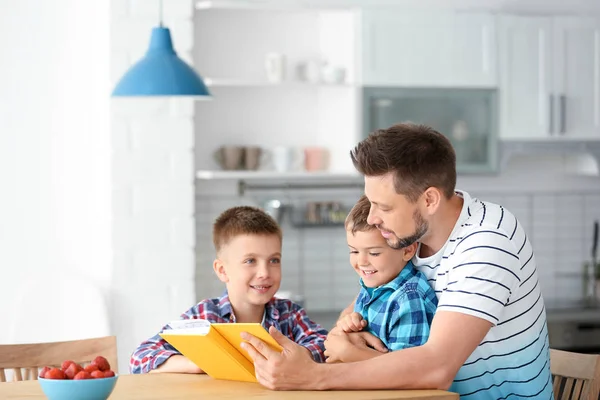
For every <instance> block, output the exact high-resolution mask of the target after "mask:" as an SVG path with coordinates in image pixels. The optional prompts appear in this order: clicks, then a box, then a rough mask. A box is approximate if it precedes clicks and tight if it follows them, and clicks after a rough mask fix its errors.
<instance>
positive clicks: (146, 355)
mask: <svg viewBox="0 0 600 400" xmlns="http://www.w3.org/2000/svg"><path fill="white" fill-rule="evenodd" d="M180 318H181V319H206V320H208V321H210V322H222V321H218V318H217V314H216V313H215V310H214V303H212V300H210V299H208V300H204V301H201V302H200V303H198V304H196V305H195V306H193V307H192V308H190V309H189V310H187V311H186V312H185V313H183V314H182V315H181V317H180ZM169 329H171V327H170V326H169V325H165V326H164V327H163V328H162V330H161V332H163V331H166V330H169ZM186 361H187V362H186ZM129 369H130V370H131V373H132V374H143V373H148V372H150V371H153V372H181V373H202V370H201V369H200V368H198V367H197V366H196V365H195V364H194V363H192V362H191V361H189V360H188V359H187V358H185V357H184V356H183V355H181V353H180V352H178V351H177V350H176V349H175V348H174V347H173V346H171V345H170V344H169V343H167V341H165V340H164V339H163V338H162V337H160V336H159V335H158V334H156V335H154V336H152V337H151V338H150V339H148V340H146V341H144V342H142V344H140V345H139V346H138V348H137V349H136V350H135V351H134V352H133V354H132V355H131V359H130V361H129Z"/></svg>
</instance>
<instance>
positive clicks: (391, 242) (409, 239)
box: [386, 210, 429, 250]
mask: <svg viewBox="0 0 600 400" xmlns="http://www.w3.org/2000/svg"><path fill="white" fill-rule="evenodd" d="M413 221H414V222H415V226H416V229H415V233H413V234H412V235H410V236H405V237H403V238H400V237H398V236H396V234H395V233H394V232H390V233H391V234H392V235H393V236H394V237H393V238H389V239H386V242H387V244H388V246H390V247H391V248H392V249H396V250H398V249H403V248H405V247H408V246H410V245H411V244H413V243H416V242H418V241H419V239H421V238H422V237H423V236H425V234H426V233H427V231H428V230H429V224H428V223H427V221H425V219H424V218H423V216H422V215H421V213H419V211H418V210H415V212H414V213H413Z"/></svg>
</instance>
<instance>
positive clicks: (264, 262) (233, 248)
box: [130, 206, 327, 374]
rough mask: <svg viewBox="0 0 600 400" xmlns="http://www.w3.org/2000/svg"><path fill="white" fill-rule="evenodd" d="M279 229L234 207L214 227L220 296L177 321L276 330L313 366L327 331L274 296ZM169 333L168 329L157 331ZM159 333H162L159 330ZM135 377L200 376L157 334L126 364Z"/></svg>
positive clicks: (245, 209) (249, 211) (320, 356)
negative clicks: (303, 351) (298, 347)
mask: <svg viewBox="0 0 600 400" xmlns="http://www.w3.org/2000/svg"><path fill="white" fill-rule="evenodd" d="M281 239H282V233H281V229H280V228H279V226H278V225H277V223H276V222H275V220H274V219H273V218H271V217H270V216H269V215H268V214H266V213H265V212H264V211H262V210H260V209H258V208H254V207H247V206H242V207H233V208H230V209H228V210H226V211H224V212H223V213H222V214H221V215H220V216H219V217H218V218H217V219H216V221H215V223H214V225H213V243H214V246H215V250H216V252H217V259H215V261H214V263H213V269H214V271H215V273H216V274H217V276H218V277H219V279H220V280H221V281H222V282H224V283H225V286H226V288H227V290H226V291H225V293H224V294H223V296H221V297H219V298H213V299H206V300H202V301H201V302H200V303H198V304H196V305H195V306H193V307H192V308H190V309H189V310H188V311H186V312H185V313H184V314H183V315H182V316H181V319H206V320H208V321H210V322H213V323H214V322H220V323H223V322H232V323H233V322H258V323H261V324H262V326H263V327H265V328H266V329H268V328H269V327H270V326H275V328H277V329H278V330H279V331H281V332H282V333H283V334H284V335H286V336H287V337H289V338H290V339H291V340H293V341H295V342H296V343H298V344H300V345H302V346H304V347H305V348H306V351H308V352H309V353H310V354H311V356H312V358H313V359H314V360H315V361H317V362H323V361H324V358H325V357H324V355H323V351H324V345H323V342H324V341H325V338H326V336H327V331H326V330H324V329H323V328H322V327H321V326H320V325H318V324H316V323H314V322H313V321H311V320H310V319H309V318H308V316H307V315H306V312H305V311H304V309H303V308H302V307H300V306H299V305H298V304H295V303H293V302H292V301H290V300H284V299H278V298H275V297H273V296H274V295H275V293H276V292H277V290H278V289H279V285H280V283H281ZM168 329H171V327H170V326H169V325H166V326H164V327H163V328H162V331H165V330H168ZM162 331H161V332H162ZM130 369H131V372H132V373H134V374H138V373H145V372H179V373H202V370H201V369H200V368H198V367H197V366H196V365H195V364H194V363H192V362H191V361H189V360H188V359H187V358H186V357H184V356H183V355H181V353H179V352H178V351H177V350H176V349H175V348H174V347H173V346H171V345H170V344H169V343H167V342H166V341H165V340H164V339H162V338H161V337H160V336H159V335H158V334H157V335H155V336H153V337H151V338H150V339H148V340H147V341H145V342H143V343H142V344H140V346H139V347H138V348H137V349H136V350H135V352H134V353H133V355H132V356H131V360H130Z"/></svg>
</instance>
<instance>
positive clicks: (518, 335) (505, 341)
mask: <svg viewBox="0 0 600 400" xmlns="http://www.w3.org/2000/svg"><path fill="white" fill-rule="evenodd" d="M457 193H458V194H459V195H460V196H462V197H463V199H464V204H463V209H462V211H461V214H460V217H459V219H458V221H457V223H456V226H455V227H454V229H453V231H452V233H451V234H450V238H449V240H448V241H447V242H446V244H445V245H444V247H443V248H442V249H441V250H440V251H438V252H437V253H436V254H434V255H433V256H431V257H427V258H420V257H418V256H416V257H415V259H414V260H413V263H414V264H415V266H416V267H417V268H418V269H419V270H420V271H421V272H423V273H424V274H425V276H426V277H427V279H428V281H429V284H430V285H431V286H432V287H433V288H434V289H435V291H436V294H437V296H438V301H439V303H438V311H454V312H460V313H464V314H469V315H473V316H476V317H478V318H483V319H485V320H487V321H490V322H491V323H492V324H493V326H492V328H491V329H490V331H489V332H488V334H487V335H486V336H485V338H484V339H483V341H482V342H481V344H480V345H479V346H478V347H477V349H476V350H475V351H474V352H473V354H471V356H470V357H469V358H468V359H467V361H466V362H465V364H464V365H463V367H462V368H461V369H460V371H459V372H458V374H457V375H456V377H455V379H454V383H453V384H452V387H451V388H450V390H451V391H454V392H457V393H460V396H461V399H467V400H471V399H497V400H500V399H545V400H552V399H553V393H552V382H551V373H550V354H549V344H548V329H547V326H546V311H545V308H544V300H543V298H542V292H541V290H540V286H539V281H538V275H537V271H536V265H535V257H534V256H533V249H532V247H531V244H530V243H529V240H528V239H527V236H526V234H525V231H524V230H523V228H522V226H521V224H520V223H519V221H518V220H517V218H516V217H515V216H514V215H513V214H511V213H510V212H509V211H508V210H506V209H505V208H503V207H502V206H500V205H497V204H493V203H488V202H484V201H480V200H478V199H475V198H471V197H470V196H469V194H468V193H466V192H457ZM417 254H418V252H417Z"/></svg>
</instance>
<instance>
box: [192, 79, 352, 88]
mask: <svg viewBox="0 0 600 400" xmlns="http://www.w3.org/2000/svg"><path fill="white" fill-rule="evenodd" d="M204 83H205V84H206V86H207V87H212V88H236V87H238V88H244V87H248V88H250V87H251V88H255V87H265V88H267V87H268V88H283V89H285V88H290V89H298V88H324V87H327V88H355V87H358V86H357V85H355V84H353V83H345V82H343V83H324V82H315V83H312V82H301V81H283V82H268V81H244V80H241V81H240V80H234V79H211V78H205V79H204Z"/></svg>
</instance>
